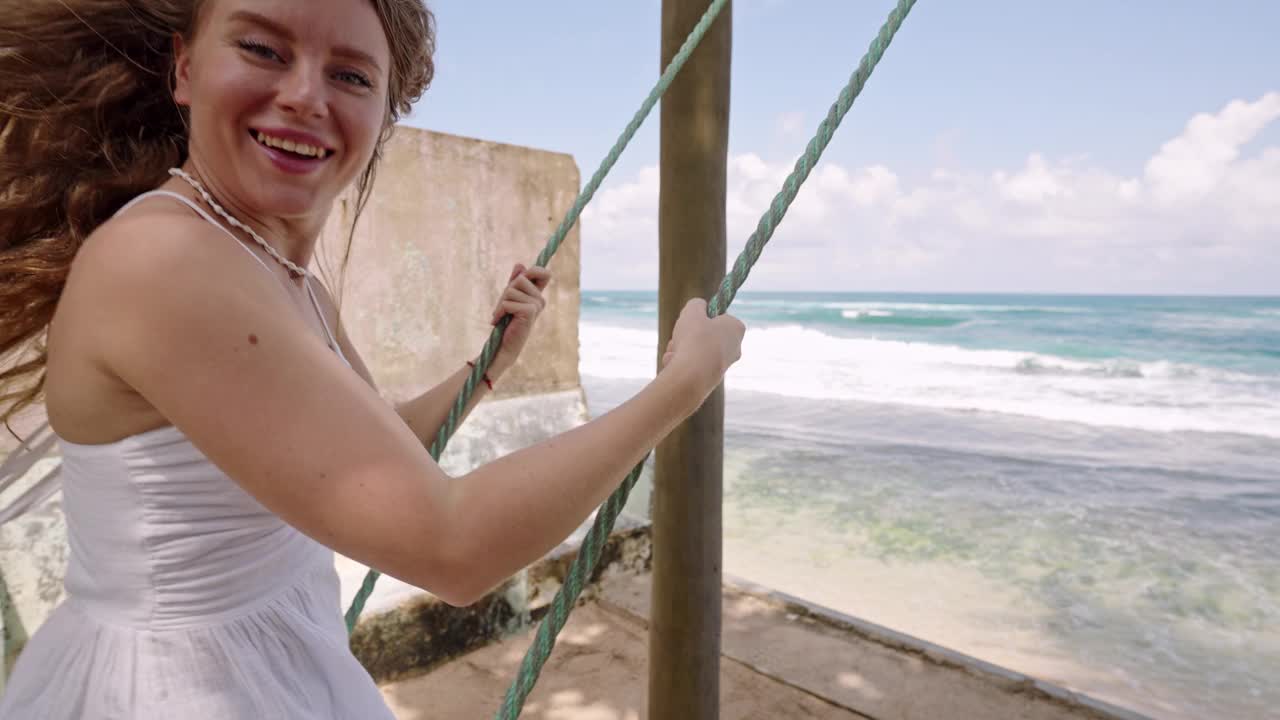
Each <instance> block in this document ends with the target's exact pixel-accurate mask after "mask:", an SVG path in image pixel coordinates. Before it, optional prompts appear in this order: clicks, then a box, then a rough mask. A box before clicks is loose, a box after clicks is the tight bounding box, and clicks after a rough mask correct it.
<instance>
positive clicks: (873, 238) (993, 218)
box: [583, 93, 1280, 293]
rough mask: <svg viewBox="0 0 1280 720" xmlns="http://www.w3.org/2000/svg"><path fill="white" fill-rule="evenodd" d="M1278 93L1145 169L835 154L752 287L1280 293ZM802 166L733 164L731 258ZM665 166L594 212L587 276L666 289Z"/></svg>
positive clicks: (596, 282)
mask: <svg viewBox="0 0 1280 720" xmlns="http://www.w3.org/2000/svg"><path fill="white" fill-rule="evenodd" d="M1277 118H1280V93H1269V94H1267V95H1264V96H1262V97H1261V98H1259V99H1257V100H1255V101H1252V102H1246V101H1243V100H1236V101H1233V102H1231V103H1229V104H1228V105H1226V106H1225V107H1224V108H1222V109H1221V110H1220V111H1219V112H1217V113H1213V114H1199V115H1196V116H1195V117H1193V118H1192V119H1191V120H1190V121H1189V122H1188V123H1187V125H1186V128H1185V129H1184V130H1183V132H1182V133H1181V134H1180V135H1178V136H1177V137H1175V138H1173V139H1171V140H1169V141H1168V142H1166V143H1164V144H1163V146H1161V147H1160V149H1159V150H1158V151H1157V152H1156V153H1155V154H1154V155H1153V156H1152V157H1151V158H1150V160H1149V161H1148V162H1147V163H1146V166H1145V169H1144V171H1143V173H1142V175H1141V176H1138V177H1125V176H1122V175H1118V174H1116V173H1114V172H1112V171H1110V170H1108V169H1106V168H1101V167H1097V166H1094V165H1091V164H1088V163H1087V162H1086V161H1084V160H1081V159H1076V158H1066V159H1050V158H1046V157H1044V156H1043V155H1042V154H1039V153H1032V154H1030V155H1029V156H1028V157H1027V160H1026V162H1025V163H1024V164H1023V165H1022V167H1020V168H1016V169H1010V170H1002V171H999V172H995V173H989V174H980V173H976V172H965V171H957V170H954V169H943V168H939V169H938V170H936V171H934V172H933V173H932V174H931V175H930V176H929V177H928V178H926V179H923V180H920V181H917V182H906V181H904V180H903V179H902V178H900V177H899V176H898V175H897V174H895V173H894V171H893V170H892V169H891V168H888V167H885V166H883V165H871V166H867V167H844V166H841V165H839V164H836V163H833V162H823V163H822V164H820V165H819V166H818V167H817V168H816V169H815V170H814V172H813V174H812V175H811V176H810V178H809V179H808V181H807V182H806V183H805V185H804V187H803V188H802V190H801V191H800V195H799V196H798V197H797V199H796V201H795V203H794V204H793V206H792V207H791V209H790V211H789V212H788V214H787V218H786V219H785V221H784V222H783V224H782V226H781V227H780V228H779V229H778V232H777V234H776V236H775V238H774V240H773V241H772V242H771V244H770V246H769V247H768V248H767V249H766V250H765V254H764V256H763V258H762V259H761V262H760V264H759V265H758V266H757V270H755V271H754V272H753V274H752V279H751V280H750V281H749V283H748V286H747V287H748V288H755V289H766V288H770V289H850V290H863V289H866V290H889V289H903V290H937V291H943V290H990V291H1017V290H1028V291H1037V290H1040V291H1078V292H1171V293H1172V292H1223V293H1230V292H1270V293H1274V292H1280V147H1266V148H1261V149H1258V150H1257V151H1255V152H1248V153H1246V152H1244V151H1245V150H1246V146H1247V145H1248V144H1249V143H1250V141H1252V140H1253V139H1255V138H1256V137H1257V136H1258V135H1259V134H1260V133H1261V132H1262V130H1263V129H1264V128H1266V127H1267V126H1268V125H1269V124H1271V123H1273V122H1275V121H1276V120H1277ZM791 167H792V165H791V163H789V162H786V163H784V162H771V161H769V160H766V159H765V158H762V157H760V156H758V155H755V154H752V153H746V154H741V155H736V156H733V157H731V158H730V160H729V179H728V201H727V213H728V229H729V250H730V261H732V259H733V257H734V256H736V254H737V252H738V251H739V250H740V249H741V246H742V242H743V241H744V240H745V239H746V238H747V236H748V235H749V234H750V233H751V231H752V230H754V228H755V224H756V222H757V220H758V219H759V217H760V215H761V214H762V213H763V212H764V210H765V209H766V208H767V207H768V204H769V202H770V201H771V200H772V199H773V196H774V194H775V193H776V192H777V191H778V189H779V188H780V187H781V186H782V182H783V179H784V178H785V177H786V176H787V174H788V173H789V172H790V171H791ZM657 197H658V170H657V168H656V167H650V168H645V169H644V170H642V171H641V172H640V173H639V174H638V175H637V176H635V177H634V178H632V179H631V180H629V181H626V182H622V183H621V184H617V185H611V186H607V187H606V189H604V190H602V191H601V192H600V193H599V195H598V196H597V197H596V199H595V201H594V202H593V203H592V205H590V206H589V207H588V208H587V211H586V213H584V216H583V222H584V225H583V239H584V244H585V247H584V252H583V284H584V286H585V287H589V288H612V287H654V286H655V285H656V282H657V250H656V248H657Z"/></svg>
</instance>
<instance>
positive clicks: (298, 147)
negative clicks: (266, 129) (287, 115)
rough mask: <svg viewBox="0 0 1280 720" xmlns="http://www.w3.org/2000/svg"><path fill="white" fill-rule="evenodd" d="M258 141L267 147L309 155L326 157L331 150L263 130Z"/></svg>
mask: <svg viewBox="0 0 1280 720" xmlns="http://www.w3.org/2000/svg"><path fill="white" fill-rule="evenodd" d="M258 142H260V143H262V144H263V145H266V146H267V147H273V148H280V149H281V150H284V151H286V152H291V153H295V154H297V155H305V156H307V157H314V158H324V157H326V156H328V154H329V151H328V150H325V149H324V148H318V147H316V146H314V145H308V144H306V143H295V142H294V141H292V140H281V139H280V138H274V137H271V136H270V135H267V134H266V133H262V132H259V133H258Z"/></svg>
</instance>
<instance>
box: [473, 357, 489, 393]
mask: <svg viewBox="0 0 1280 720" xmlns="http://www.w3.org/2000/svg"><path fill="white" fill-rule="evenodd" d="M467 365H468V366H469V367H470V368H471V369H472V370H474V369H475V367H476V364H475V363H473V362H471V361H470V360H468V361H467ZM483 379H484V384H485V385H488V386H489V389H490V390H492V389H493V381H492V380H490V379H489V373H485V374H484V378H483Z"/></svg>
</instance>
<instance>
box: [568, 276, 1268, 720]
mask: <svg viewBox="0 0 1280 720" xmlns="http://www.w3.org/2000/svg"><path fill="white" fill-rule="evenodd" d="M733 311H734V313H735V314H737V315H738V316H739V317H741V318H742V319H743V320H744V321H746V323H747V325H748V327H749V330H748V334H747V339H746V341H745V343H744V354H743V359H742V361H741V362H740V363H739V364H738V366H735V368H734V369H733V370H732V371H731V373H730V375H729V376H728V378H727V379H726V384H727V387H728V389H729V395H728V401H727V432H726V457H727V462H728V465H729V466H730V469H729V470H728V471H727V475H726V486H727V489H726V499H725V513H726V520H725V522H726V528H727V529H728V528H735V530H734V532H735V535H734V536H733V537H731V538H727V542H729V543H742V544H745V546H748V547H755V548H758V549H759V550H760V551H761V553H762V554H763V553H764V551H765V550H766V549H770V548H777V547H784V546H790V545H791V544H795V543H796V542H797V540H798V541H799V542H800V543H808V549H806V550H805V551H803V552H799V551H797V552H796V553H794V555H793V556H788V557H786V558H785V559H780V560H779V561H778V562H787V563H806V562H811V563H814V565H815V569H818V570H821V569H822V568H828V567H842V565H841V563H842V562H846V561H852V560H855V559H857V560H871V561H874V562H875V563H876V565H875V567H878V568H882V570H880V571H877V572H881V573H882V575H881V576H879V577H877V578H874V581H875V582H880V583H882V584H884V585H885V586H892V587H905V588H907V589H905V590H902V591H901V592H903V593H904V597H903V598H902V600H903V601H904V602H913V601H916V600H918V599H919V598H925V597H936V598H938V604H937V606H936V607H934V606H930V607H931V609H930V610H929V612H931V613H933V614H935V615H936V616H937V617H935V618H932V619H934V620H938V621H939V622H938V623H936V624H929V623H921V625H920V627H926V626H927V627H941V628H943V629H944V630H942V631H939V632H946V633H950V634H949V635H947V636H946V637H930V638H929V639H932V640H937V641H940V642H943V644H951V645H953V646H955V645H961V647H958V648H957V649H960V650H962V651H966V652H971V653H973V654H976V655H979V656H984V653H985V652H986V651H985V650H984V649H983V648H982V647H979V646H976V645H975V646H974V647H964V646H963V644H964V643H965V642H967V641H968V640H969V639H971V638H976V637H1007V638H1009V639H1008V640H1005V641H1003V642H1006V644H1007V645H1008V647H1002V648H999V650H1000V651H1001V652H1003V651H1004V650H1008V651H1009V654H1001V653H996V655H994V656H991V657H994V658H995V659H997V660H999V661H1005V662H1009V663H1016V662H1018V660H1016V659H1015V660H1009V659H1007V658H1033V659H1034V658H1048V659H1049V660H1052V661H1053V662H1049V663H1045V664H1042V665H1039V666H1037V667H1035V668H1026V669H1028V670H1029V671H1032V670H1034V671H1037V672H1039V669H1040V668H1041V667H1043V668H1045V669H1044V670H1043V672H1042V673H1041V674H1042V676H1045V677H1047V679H1050V680H1053V681H1056V682H1061V683H1063V684H1067V685H1070V686H1072V687H1076V688H1078V689H1080V690H1083V691H1085V692H1089V693H1091V694H1095V695H1098V696H1100V697H1103V698H1105V699H1107V700H1109V701H1111V702H1116V703H1119V704H1124V705H1129V706H1131V707H1133V708H1135V709H1139V710H1141V711H1143V712H1146V713H1148V714H1151V715H1154V716H1156V717H1168V718H1201V717H1224V718H1263V717H1270V716H1271V715H1268V713H1270V712H1273V711H1274V708H1276V707H1280V684H1277V683H1276V681H1275V678H1277V677H1280V562H1278V561H1277V559H1276V558H1277V552H1276V551H1275V550H1274V548H1276V547H1280V462H1278V461H1277V458H1280V298H1269V299H1260V298H1171V297H1159V298H1155V297H1132V298H1122V297H1082V296H1013V295H1001V296H991V295H899V294H894V295H863V294H819V293H812V294H808V293H807V294H781V293H743V294H742V295H740V297H739V299H738V300H737V301H736V302H735V303H734V308H733ZM655 323H656V297H655V296H654V294H653V293H618V292H610V293H591V292H588V293H584V297H583V303H582V318H581V334H582V350H581V357H582V361H581V362H582V364H581V369H582V373H583V384H584V386H585V388H586V390H587V393H588V399H589V402H590V403H591V405H592V409H593V411H600V410H603V409H606V408H608V407H610V406H612V405H613V404H616V403H617V402H620V401H621V400H622V399H623V398H625V397H626V396H627V395H628V394H629V393H631V392H634V391H635V389H637V388H638V387H639V386H640V384H641V383H642V382H643V381H644V380H645V379H647V378H650V377H652V375H653V368H654V358H655V356H656V353H655V345H656V339H657V335H656V331H655V330H654V326H655ZM801 518H802V519H801ZM779 557H781V556H779ZM848 567H854V566H853V565H848ZM858 567H866V566H858ZM921 568H953V569H955V570H956V571H957V573H961V574H958V575H957V576H956V577H965V578H977V579H978V580H976V581H974V582H978V581H980V582H981V583H984V584H985V583H989V585H983V587H986V588H994V589H997V590H998V592H994V591H993V592H991V593H990V595H991V598H992V599H991V600H990V604H989V605H983V606H982V607H981V609H980V611H976V612H975V611H974V610H973V608H969V610H968V611H967V612H962V611H961V609H960V608H959V605H960V597H961V596H960V595H958V594H957V595H956V596H955V598H956V600H955V603H954V604H955V606H956V608H955V609H954V611H953V610H951V609H949V608H950V605H949V602H950V601H949V600H948V598H949V597H950V596H948V593H949V592H952V591H953V590H954V591H955V592H957V593H959V592H960V590H961V588H950V587H946V586H943V587H931V586H930V587H914V586H911V585H910V584H909V583H906V582H905V581H903V580H902V578H909V577H913V575H912V573H913V572H914V571H918V570H919V569H921ZM728 569H729V571H730V572H732V570H733V568H732V567H729V568H728ZM816 577H819V578H822V580H821V581H820V584H821V585H822V586H821V587H815V586H808V587H791V588H783V589H784V590H786V591H788V592H794V593H796V594H799V595H806V594H808V595H812V596H815V597H818V596H820V597H823V598H825V599H828V600H831V599H834V600H839V599H840V598H841V592H844V591H845V590H846V589H848V592H849V595H850V597H851V598H852V597H854V595H855V593H854V592H853V590H852V589H853V588H857V587H858V586H859V585H860V584H863V583H865V582H867V581H868V580H870V579H868V578H858V577H843V576H841V575H840V574H839V573H830V572H828V573H827V574H826V575H825V576H824V575H823V574H822V573H819V574H818V575H816ZM815 582H816V581H815ZM966 582H968V581H966ZM857 597H862V596H861V595H858V596H857ZM851 602H852V601H851ZM868 607H869V608H872V607H873V606H868ZM855 609H859V608H855ZM867 612H868V613H871V612H873V610H872V609H868V610H867ZM948 613H953V614H948ZM869 619H871V620H872V621H875V620H876V619H877V618H876V617H874V616H871V617H869ZM906 629H907V630H908V631H911V630H912V628H906ZM1029 638H1030V639H1029ZM1018 643H1022V645H1023V646H1021V647H1019V646H1017V644H1018ZM1027 662H1031V660H1027ZM1073 668H1075V669H1078V670H1080V671H1079V672H1076V671H1075V670H1074V669H1073ZM1015 669H1024V668H1015ZM1085 670H1088V672H1085Z"/></svg>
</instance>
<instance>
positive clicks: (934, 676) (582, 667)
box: [382, 574, 1140, 720]
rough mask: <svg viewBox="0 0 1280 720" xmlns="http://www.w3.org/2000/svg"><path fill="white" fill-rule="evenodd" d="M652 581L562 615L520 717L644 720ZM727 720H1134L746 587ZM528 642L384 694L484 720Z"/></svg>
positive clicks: (727, 669) (428, 710)
mask: <svg viewBox="0 0 1280 720" xmlns="http://www.w3.org/2000/svg"><path fill="white" fill-rule="evenodd" d="M649 589H650V578H649V576H648V575H647V574H641V575H635V574H618V575H614V576H611V577H606V578H604V579H603V580H601V582H600V585H599V586H598V588H597V590H596V592H595V594H594V599H592V600H591V601H588V602H586V603H584V604H583V605H581V606H579V607H578V609H577V610H575V611H574V613H573V614H572V615H571V616H570V619H569V622H568V624H567V626H566V628H565V630H564V632H563V633H562V634H561V636H560V640H559V642H558V644H557V646H556V650H555V652H554V653H553V654H552V657H551V659H550V660H549V661H548V663H547V665H546V666H545V668H544V669H543V672H542V676H541V678H540V680H539V682H538V685H537V687H536V689H535V690H534V692H533V694H532V695H531V696H530V698H529V702H528V703H527V704H526V706H525V711H524V714H523V715H522V716H521V717H524V718H537V719H541V720H640V718H645V717H647V712H646V701H647V693H648V689H647V686H648V623H647V620H646V618H647V616H648V602H649ZM723 619H724V628H723V643H722V659H721V718H724V720H757V719H758V720H764V719H765V718H831V719H833V720H834V719H837V718H839V719H844V718H863V719H866V718H871V719H873V720H926V719H927V720H951V719H955V720H961V719H964V720H968V719H970V718H982V719H983V720H1006V719H1008V720H1013V719H1014V718H1017V719H1018V720H1078V719H1082V718H1087V719H1091V720H1103V719H1109V720H1117V719H1124V720H1133V719H1135V718H1139V717H1140V716H1138V715H1135V714H1133V713H1129V712H1127V711H1124V710H1121V709H1119V708H1114V707H1111V706H1108V705H1106V704H1103V703H1100V702H1097V701H1095V700H1091V699H1089V698H1085V697H1081V696H1078V695H1075V694H1073V693H1070V692H1069V691H1066V690H1063V689H1061V688H1057V687H1055V686H1052V685H1048V684H1045V683H1041V682H1039V681H1036V680H1034V679H1032V678H1028V677H1026V676H1023V675H1020V674H1017V673H1013V672H1010V671H1007V670H1003V669H1001V668H997V667H994V666H990V665H987V664H985V663H982V662H980V661H977V660H973V659H972V658H968V657H966V656H963V655H960V654H958V653H954V652H951V651H948V650H946V649H943V648H939V647H936V646H932V645H929V644H928V643H925V642H923V641H919V640H916V639H914V638H910V637H906V636H901V635H898V634H895V633H893V632H892V631H889V630H886V629H884V628H879V627H877V626H874V625H870V624H867V623H863V622H861V621H858V620H856V619H853V618H845V617H842V616H839V615H838V614H833V613H830V612H829V611H825V610H824V609H822V608H816V607H813V606H808V605H806V604H804V603H803V602H801V601H798V600H795V599H794V598H788V597H786V596H782V595H779V594H777V593H772V592H770V591H768V590H765V589H763V588H757V587H753V586H750V585H747V584H743V583H737V582H732V583H730V584H727V585H726V587H725V593H724V616H723ZM532 639H533V632H532V631H527V632H523V633H521V634H519V635H516V636H513V637H509V638H506V639H505V640H502V641H500V642H497V643H495V644H492V645H489V646H487V647H484V648H482V649H480V650H476V651H473V652H471V653H468V654H466V655H462V656H460V657H457V658H455V659H453V660H450V661H448V662H446V663H444V664H442V665H440V666H438V667H436V668H435V669H434V670H432V671H431V672H430V673H429V674H425V675H420V676H417V677H408V678H403V679H400V680H398V681H395V682H390V683H387V684H384V685H383V686H382V689H383V694H384V696H385V697H386V698H387V701H388V703H389V704H390V705H391V707H392V708H393V710H394V711H395V713H396V716H397V717H398V718H400V719H401V720H426V719H427V718H432V719H435V718H459V719H461V718H468V719H471V718H486V717H492V716H493V714H494V713H495V712H496V711H497V709H498V707H499V705H500V701H501V699H502V697H503V695H504V693H505V692H506V689H507V686H508V685H509V684H510V682H511V680H512V678H514V677H515V674H516V670H517V668H518V667H519V664H520V661H521V659H522V657H523V655H524V652H525V650H526V649H527V648H528V646H529V644H530V643H531V642H532Z"/></svg>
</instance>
